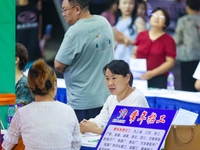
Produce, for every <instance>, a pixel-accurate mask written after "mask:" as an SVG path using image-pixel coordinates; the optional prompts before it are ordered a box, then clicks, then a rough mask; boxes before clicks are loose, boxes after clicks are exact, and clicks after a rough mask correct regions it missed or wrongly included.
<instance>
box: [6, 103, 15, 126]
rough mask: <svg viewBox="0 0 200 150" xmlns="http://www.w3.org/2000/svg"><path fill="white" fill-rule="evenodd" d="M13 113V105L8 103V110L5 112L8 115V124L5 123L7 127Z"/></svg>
mask: <svg viewBox="0 0 200 150" xmlns="http://www.w3.org/2000/svg"><path fill="white" fill-rule="evenodd" d="M14 114H15V108H14V105H9V108H8V112H7V115H8V125H7V129H8V128H9V127H10V123H11V120H12V118H13V116H14Z"/></svg>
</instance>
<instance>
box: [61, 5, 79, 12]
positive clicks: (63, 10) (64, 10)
mask: <svg viewBox="0 0 200 150" xmlns="http://www.w3.org/2000/svg"><path fill="white" fill-rule="evenodd" d="M76 6H77V5H76ZM76 6H73V7H72V8H68V9H63V8H62V9H61V11H62V12H66V11H68V10H70V9H73V8H75V7H76Z"/></svg>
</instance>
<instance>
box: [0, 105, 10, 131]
mask: <svg viewBox="0 0 200 150" xmlns="http://www.w3.org/2000/svg"><path fill="white" fill-rule="evenodd" d="M8 108H9V105H1V106H0V114H1V121H2V123H3V126H4V128H5V129H7V124H8V117H7V111H8ZM1 129H3V128H2V126H1Z"/></svg>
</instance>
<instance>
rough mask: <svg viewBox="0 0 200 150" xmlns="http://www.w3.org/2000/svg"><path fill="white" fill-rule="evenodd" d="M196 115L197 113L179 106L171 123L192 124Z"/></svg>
mask: <svg viewBox="0 0 200 150" xmlns="http://www.w3.org/2000/svg"><path fill="white" fill-rule="evenodd" d="M197 117H198V114H197V113H194V112H191V111H188V110H185V109H181V108H180V109H179V111H178V113H177V115H176V116H175V118H174V120H173V122H172V124H176V125H193V124H194V123H195V121H196V119H197ZM186 120H187V121H186Z"/></svg>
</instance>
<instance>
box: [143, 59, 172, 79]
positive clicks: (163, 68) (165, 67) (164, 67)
mask: <svg viewBox="0 0 200 150" xmlns="http://www.w3.org/2000/svg"><path fill="white" fill-rule="evenodd" d="M165 59H166V61H165V62H164V63H162V64H161V65H160V66H158V67H157V68H155V69H153V70H149V71H147V72H146V73H145V74H143V75H142V76H141V79H143V80H145V79H146V80H149V79H151V78H153V77H155V76H158V75H161V74H164V73H165V72H167V71H168V70H169V69H170V68H172V67H173V66H174V64H175V59H174V58H172V57H166V58H165Z"/></svg>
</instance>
